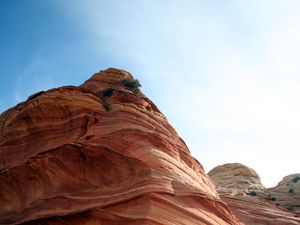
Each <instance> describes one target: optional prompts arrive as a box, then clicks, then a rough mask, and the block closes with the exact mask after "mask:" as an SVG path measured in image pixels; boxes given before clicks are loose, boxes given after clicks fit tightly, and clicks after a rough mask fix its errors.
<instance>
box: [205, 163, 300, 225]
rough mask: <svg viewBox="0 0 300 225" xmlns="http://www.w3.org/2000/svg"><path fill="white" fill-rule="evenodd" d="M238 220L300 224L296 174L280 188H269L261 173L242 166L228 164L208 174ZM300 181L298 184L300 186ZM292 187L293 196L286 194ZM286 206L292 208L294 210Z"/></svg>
mask: <svg viewBox="0 0 300 225" xmlns="http://www.w3.org/2000/svg"><path fill="white" fill-rule="evenodd" d="M208 175H209V176H210V177H211V178H212V180H213V182H214V183H215V184H216V187H217V190H218V192H219V195H220V197H221V199H222V200H224V201H225V202H226V203H227V204H228V206H229V207H230V209H231V210H232V211H233V213H234V214H235V215H236V217H237V218H238V219H239V220H240V221H241V222H243V223H244V224H246V225H266V224H269V225H299V224H300V214H299V211H297V207H296V205H298V206H299V205H300V201H299V194H298V195H297V193H299V189H298V188H299V186H298V185H299V183H300V178H299V181H298V178H297V177H298V176H297V174H294V175H291V176H288V177H286V178H284V179H283V181H282V182H280V183H279V184H278V186H277V187H275V188H271V189H266V188H264V186H263V185H262V183H261V181H260V178H259V176H258V174H257V173H256V172H255V171H254V170H253V169H251V168H249V167H247V166H244V165H242V164H239V163H228V164H224V165H222V166H218V167H216V168H214V169H212V170H211V171H210V172H208ZM298 182H299V183H298ZM289 187H293V189H294V193H293V194H291V193H289V195H287V193H288V189H289ZM287 205H289V206H290V205H292V206H293V208H291V207H288V206H287Z"/></svg>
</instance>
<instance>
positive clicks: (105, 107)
mask: <svg viewBox="0 0 300 225" xmlns="http://www.w3.org/2000/svg"><path fill="white" fill-rule="evenodd" d="M102 106H103V108H104V109H105V111H109V103H108V102H106V101H103V102H102Z"/></svg>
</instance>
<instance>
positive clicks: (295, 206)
mask: <svg viewBox="0 0 300 225" xmlns="http://www.w3.org/2000/svg"><path fill="white" fill-rule="evenodd" d="M266 191H267V192H268V193H269V194H270V195H272V196H274V198H276V203H277V204H279V205H280V207H283V208H285V209H287V210H289V211H292V212H298V213H300V173H296V174H291V175H288V176H285V177H284V178H283V179H282V180H281V181H280V182H279V183H278V185H277V186H276V187H274V188H268V189H267V190H266Z"/></svg>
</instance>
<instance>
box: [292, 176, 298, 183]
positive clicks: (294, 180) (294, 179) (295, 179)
mask: <svg viewBox="0 0 300 225" xmlns="http://www.w3.org/2000/svg"><path fill="white" fill-rule="evenodd" d="M298 180H300V177H299V176H296V177H294V178H293V179H292V181H293V182H294V183H297V181H298Z"/></svg>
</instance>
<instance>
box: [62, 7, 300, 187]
mask: <svg viewBox="0 0 300 225" xmlns="http://www.w3.org/2000/svg"><path fill="white" fill-rule="evenodd" d="M88 3H89V4H86V1H75V2H73V1H72V4H70V5H68V8H67V6H66V5H61V7H62V8H64V9H65V10H67V11H68V14H69V16H70V17H72V18H73V19H74V21H75V22H78V23H79V24H80V26H83V27H85V29H86V32H88V33H89V34H90V39H91V43H93V47H94V48H96V49H98V52H99V57H100V56H101V54H103V52H106V53H107V52H109V53H110V54H111V57H112V58H114V57H115V58H116V59H118V60H120V61H124V62H126V63H128V65H130V66H128V68H123V69H128V70H130V71H131V72H133V73H134V74H137V76H138V79H140V80H141V81H144V87H143V88H144V90H145V92H146V94H147V95H148V96H149V97H151V98H152V99H153V100H154V101H155V102H156V103H157V104H158V106H159V107H160V108H161V109H162V111H163V112H164V113H165V114H166V115H167V117H168V118H169V120H170V122H171V123H172V124H173V125H174V126H175V128H176V129H177V130H178V131H179V133H180V135H182V136H183V138H184V139H185V140H186V142H187V144H188V145H189V147H190V149H191V151H192V154H193V155H194V156H195V157H196V158H198V159H199V161H200V162H202V163H203V164H204V166H205V168H206V170H207V171H208V170H210V169H212V168H213V167H214V166H217V165H218V164H222V163H227V162H235V161H239V162H242V163H244V164H246V165H249V166H251V167H253V168H254V169H256V170H257V171H258V173H259V174H260V175H261V176H262V179H263V182H264V184H265V185H266V186H274V185H275V184H276V183H277V182H278V181H279V180H280V179H281V178H282V177H283V176H284V175H287V174H288V173H295V172H299V169H300V168H299V166H297V165H299V163H298V162H297V159H299V158H300V155H299V154H300V153H299V150H298V146H299V141H298V138H297V137H298V136H299V133H300V119H299V116H298V115H299V114H300V106H299V98H300V91H299V90H300V80H299V79H300V77H299V76H298V74H299V73H300V65H299V63H298V61H297V60H298V59H299V54H300V53H299V52H300V44H299V41H298V40H300V29H299V27H300V15H299V13H298V12H299V9H300V3H298V2H297V1H285V2H282V1H272V6H270V1H259V2H258V1H255V2H254V1H243V2H241V1H226V3H222V5H220V4H216V3H211V4H208V3H204V2H198V1H189V2H188V3H186V2H185V3H183V2H182V1H166V2H163V3H162V2H161V1H159V3H158V1H138V2H137V1H126V2H124V1H123V2H119V1H117V2H113V3H111V2H105V1H101V2H99V1H88ZM129 3H132V4H129ZM76 18H80V19H76ZM126 63H125V64H126ZM154 88H155V90H154ZM178 115H180V116H178Z"/></svg>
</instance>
